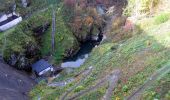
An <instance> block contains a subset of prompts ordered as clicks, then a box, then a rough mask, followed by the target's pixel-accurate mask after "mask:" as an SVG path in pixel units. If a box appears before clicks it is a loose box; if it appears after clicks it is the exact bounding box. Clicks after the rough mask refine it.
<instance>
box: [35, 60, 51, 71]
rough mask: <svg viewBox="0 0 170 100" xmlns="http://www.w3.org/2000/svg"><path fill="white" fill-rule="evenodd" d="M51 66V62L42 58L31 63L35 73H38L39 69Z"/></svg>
mask: <svg viewBox="0 0 170 100" xmlns="http://www.w3.org/2000/svg"><path fill="white" fill-rule="evenodd" d="M49 67H52V65H51V64H49V63H48V62H47V61H45V60H44V59H41V60H39V61H37V62H36V63H35V64H33V65H32V69H33V70H34V71H36V72H37V73H40V72H41V71H43V70H45V69H47V68H49Z"/></svg>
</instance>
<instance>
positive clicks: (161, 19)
mask: <svg viewBox="0 0 170 100" xmlns="http://www.w3.org/2000/svg"><path fill="white" fill-rule="evenodd" d="M169 19H170V13H161V14H160V15H158V16H155V19H154V20H155V24H161V23H164V22H166V21H168V20H169Z"/></svg>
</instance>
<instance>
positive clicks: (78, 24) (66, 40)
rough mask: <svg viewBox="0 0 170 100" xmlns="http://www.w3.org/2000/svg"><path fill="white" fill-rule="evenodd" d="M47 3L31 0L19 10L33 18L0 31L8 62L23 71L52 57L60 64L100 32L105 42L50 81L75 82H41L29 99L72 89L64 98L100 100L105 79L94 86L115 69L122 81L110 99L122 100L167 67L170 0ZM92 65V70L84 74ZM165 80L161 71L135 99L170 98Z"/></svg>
mask: <svg viewBox="0 0 170 100" xmlns="http://www.w3.org/2000/svg"><path fill="white" fill-rule="evenodd" d="M48 1H51V2H47V1H46V0H41V1H39V0H34V1H32V0H31V2H30V6H29V7H28V8H22V7H18V8H17V11H18V12H19V13H20V14H21V15H23V16H26V15H27V14H28V15H29V14H30V13H31V17H28V18H27V19H25V20H24V21H23V22H22V23H20V24H19V25H18V26H16V27H14V28H12V29H10V30H8V31H6V32H2V33H0V47H1V52H2V54H3V55H4V58H5V60H6V61H7V62H9V63H10V64H13V63H12V61H14V62H15V64H14V65H15V66H16V67H17V68H21V69H23V68H26V66H29V65H30V64H32V63H33V62H35V61H36V60H37V59H39V58H42V57H46V56H47V57H49V56H50V55H53V56H52V60H51V63H53V64H54V63H55V64H60V62H61V61H62V59H63V58H64V57H69V56H72V55H74V54H75V53H76V52H77V51H78V50H79V45H80V44H81V43H83V42H84V41H87V40H89V38H91V37H92V36H96V35H97V33H99V32H103V33H104V35H106V37H107V38H106V39H105V40H104V41H102V43H101V44H100V45H99V46H97V47H96V48H94V49H93V51H92V52H91V53H90V56H89V58H88V59H87V60H86V62H85V63H84V65H82V66H81V67H80V68H78V69H75V70H73V71H72V72H70V73H68V72H67V70H64V71H62V72H61V73H60V76H59V77H57V78H55V79H54V80H52V82H60V81H66V80H68V79H74V80H73V81H72V82H70V83H69V84H66V86H63V87H49V86H47V84H46V83H45V82H44V81H42V82H41V83H40V84H38V85H37V86H36V87H35V88H34V89H33V90H32V91H31V92H30V96H31V97H32V99H35V100H36V99H37V98H38V97H41V99H42V100H54V99H57V100H58V99H61V98H62V97H63V96H64V95H65V94H67V92H68V91H69V90H72V91H70V92H69V93H68V95H67V96H65V97H66V98H67V97H74V96H76V95H77V94H81V93H82V92H84V94H83V95H78V97H77V98H78V99H79V100H98V99H103V97H104V95H105V94H106V91H107V90H108V87H109V81H108V80H107V81H106V82H105V83H104V84H100V86H99V87H96V88H93V87H94V86H96V84H98V83H100V81H101V80H103V79H104V78H106V77H107V76H108V75H110V74H111V73H112V72H113V71H114V70H120V71H121V76H120V80H119V82H118V85H117V87H116V88H115V89H114V91H113V93H112V99H113V100H123V99H125V98H127V97H129V96H131V95H132V94H133V93H134V92H135V91H136V90H137V89H140V87H141V86H142V85H144V84H145V83H147V81H148V80H152V79H150V77H151V76H152V75H154V74H155V73H156V72H157V71H159V70H160V69H161V68H164V67H165V66H169V61H170V60H169V59H170V49H169V47H170V13H169V11H170V7H169V5H168V3H170V1H169V0H128V1H127V2H128V3H126V2H125V1H126V0H122V1H119V2H117V3H116V2H114V0H90V1H89V0H79V1H77V0H61V1H58V2H57V4H55V3H56V2H55V0H54V1H53V0H48ZM109 1H112V2H109ZM59 2H60V3H59ZM94 3H99V4H103V5H104V6H106V9H105V10H108V12H106V14H104V15H101V14H100V12H99V11H98V9H97V6H96V5H95V4H94ZM108 3H110V4H108ZM38 4H39V6H36V5H38ZM51 4H54V5H53V6H51ZM17 5H18V6H19V4H17ZM88 5H92V6H88ZM125 6H126V7H125ZM52 7H53V9H54V11H55V13H56V23H57V25H56V36H55V43H56V44H55V47H56V48H55V52H51V51H52V50H51V28H52V24H51V23H52V22H51V21H52ZM110 7H111V8H110ZM42 8H43V10H40V11H39V9H42ZM44 8H47V9H44ZM110 10H111V11H110ZM33 12H34V13H33ZM111 12H113V13H111ZM33 52H34V53H33ZM15 59H16V60H15ZM90 66H92V70H91V71H90V72H89V73H87V71H88V70H89V67H90ZM167 71H169V67H167ZM169 76H170V74H169V73H166V74H164V73H160V74H159V77H155V81H153V83H152V84H149V88H148V89H145V90H144V91H143V92H142V96H141V97H138V98H140V99H144V100H153V99H158V100H159V99H163V100H169V98H170V91H169V90H170V83H169V80H170V79H169ZM76 84H78V85H77V86H76ZM91 88H92V89H91ZM88 89H91V90H88ZM86 90H87V91H86Z"/></svg>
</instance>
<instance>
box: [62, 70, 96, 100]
mask: <svg viewBox="0 0 170 100" xmlns="http://www.w3.org/2000/svg"><path fill="white" fill-rule="evenodd" d="M92 70H93V67H89V69H88V70H87V71H86V72H85V73H84V76H83V78H82V79H81V80H80V82H78V83H77V84H75V85H74V86H73V87H71V88H70V89H68V90H67V91H66V92H65V93H64V95H63V96H61V98H60V99H59V100H66V99H67V96H68V95H69V94H70V93H71V92H72V91H73V90H74V89H75V88H76V87H77V86H79V85H80V84H81V83H82V82H83V81H84V80H85V79H87V77H88V76H89V75H90V74H91V72H92Z"/></svg>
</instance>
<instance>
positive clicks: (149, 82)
mask: <svg viewBox="0 0 170 100" xmlns="http://www.w3.org/2000/svg"><path fill="white" fill-rule="evenodd" d="M169 72H170V64H167V65H165V66H164V67H162V68H161V69H159V70H157V71H156V72H155V73H154V74H153V75H152V76H151V77H150V78H149V79H148V80H147V81H146V82H145V83H144V84H143V85H142V86H141V87H140V88H139V89H137V90H136V91H135V92H134V93H133V94H132V95H131V96H129V97H128V98H127V100H139V98H140V96H141V95H142V94H143V92H144V91H145V90H146V89H147V88H148V87H149V86H151V85H152V84H153V83H154V82H155V81H156V80H157V79H159V78H161V77H163V76H164V75H166V74H167V73H169Z"/></svg>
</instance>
